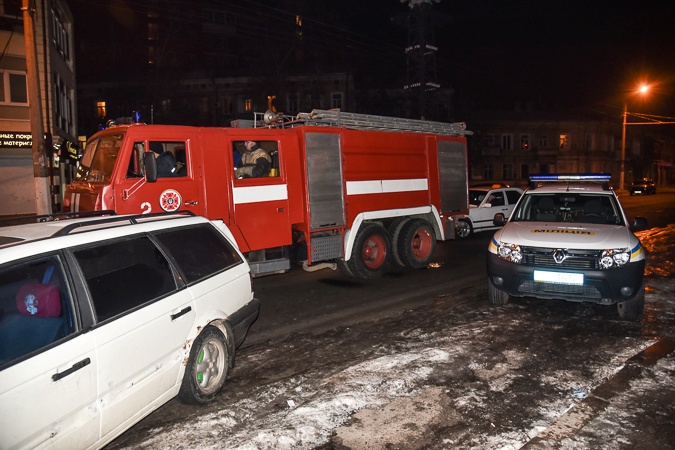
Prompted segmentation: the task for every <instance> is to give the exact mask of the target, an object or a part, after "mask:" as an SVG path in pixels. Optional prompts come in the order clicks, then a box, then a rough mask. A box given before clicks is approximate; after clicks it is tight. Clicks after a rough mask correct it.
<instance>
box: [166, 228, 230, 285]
mask: <svg viewBox="0 0 675 450" xmlns="http://www.w3.org/2000/svg"><path fill="white" fill-rule="evenodd" d="M155 236H156V238H157V239H158V240H159V241H160V242H161V243H162V245H163V246H164V247H165V248H167V249H168V251H169V253H170V254H171V256H172V257H173V258H174V259H175V260H176V262H177V264H178V267H179V270H181V272H182V273H183V276H184V277H185V280H186V282H187V283H194V282H196V281H199V280H201V279H203V278H207V277H209V276H211V275H214V274H216V273H218V272H222V271H224V270H225V269H228V268H230V267H232V266H234V265H236V264H239V263H241V258H240V257H239V254H238V253H237V252H236V251H235V250H234V248H233V247H232V246H231V245H230V243H229V242H227V240H226V239H225V238H224V237H223V236H222V235H221V234H220V233H219V232H218V231H217V230H215V229H214V228H213V226H211V225H200V226H197V227H191V228H179V229H176V230H168V231H161V232H158V233H157V234H156V235H155Z"/></svg>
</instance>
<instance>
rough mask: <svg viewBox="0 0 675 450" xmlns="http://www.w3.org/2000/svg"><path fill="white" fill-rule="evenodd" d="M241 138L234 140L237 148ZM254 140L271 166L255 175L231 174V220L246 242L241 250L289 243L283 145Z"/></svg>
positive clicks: (275, 142)
mask: <svg viewBox="0 0 675 450" xmlns="http://www.w3.org/2000/svg"><path fill="white" fill-rule="evenodd" d="M245 142H246V141H244V140H241V141H236V140H235V141H233V146H234V147H235V149H240V148H242V146H243V145H244V143H245ZM257 143H258V145H259V146H260V147H261V148H262V149H264V150H265V151H266V152H267V153H268V154H269V155H270V159H271V161H272V169H271V170H270V172H269V174H268V175H267V176H262V177H257V178H256V177H253V178H240V179H237V178H233V181H232V184H233V186H232V199H233V203H234V216H235V219H234V222H235V223H236V225H237V226H238V227H239V230H240V231H241V233H242V235H243V236H244V240H245V242H246V244H247V245H248V249H246V248H245V246H242V247H244V248H243V250H244V251H252V250H260V249H266V248H274V247H280V246H284V245H290V244H291V243H292V233H291V224H290V215H289V200H288V185H287V177H286V172H285V167H284V164H283V151H284V149H283V148H282V147H281V146H280V145H279V142H278V141H273V140H264V139H259V140H257ZM234 151H238V150H234ZM275 165H276V166H277V167H275Z"/></svg>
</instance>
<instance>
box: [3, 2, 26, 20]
mask: <svg viewBox="0 0 675 450" xmlns="http://www.w3.org/2000/svg"><path fill="white" fill-rule="evenodd" d="M0 15H2V16H9V17H11V18H12V19H19V18H21V17H22V13H21V0H4V1H0Z"/></svg>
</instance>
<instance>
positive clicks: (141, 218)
mask: <svg viewBox="0 0 675 450" xmlns="http://www.w3.org/2000/svg"><path fill="white" fill-rule="evenodd" d="M183 216H189V217H194V216H195V213H193V212H192V211H189V210H181V211H173V212H159V213H152V214H134V215H131V216H110V217H104V218H101V219H98V220H88V221H86V222H75V223H69V224H68V225H66V226H64V227H63V228H61V229H60V230H59V231H57V232H56V233H54V234H53V235H52V237H59V236H67V235H69V234H70V233H71V232H73V231H75V230H77V229H78V228H82V227H89V226H92V225H105V224H118V225H119V224H121V222H129V223H128V224H127V225H136V224H138V223H141V222H150V221H152V220H156V219H163V218H177V217H183Z"/></svg>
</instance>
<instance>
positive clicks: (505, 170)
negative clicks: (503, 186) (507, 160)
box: [502, 164, 513, 180]
mask: <svg viewBox="0 0 675 450" xmlns="http://www.w3.org/2000/svg"><path fill="white" fill-rule="evenodd" d="M502 178H503V179H504V180H512V179H513V164H504V166H503V167H502Z"/></svg>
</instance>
